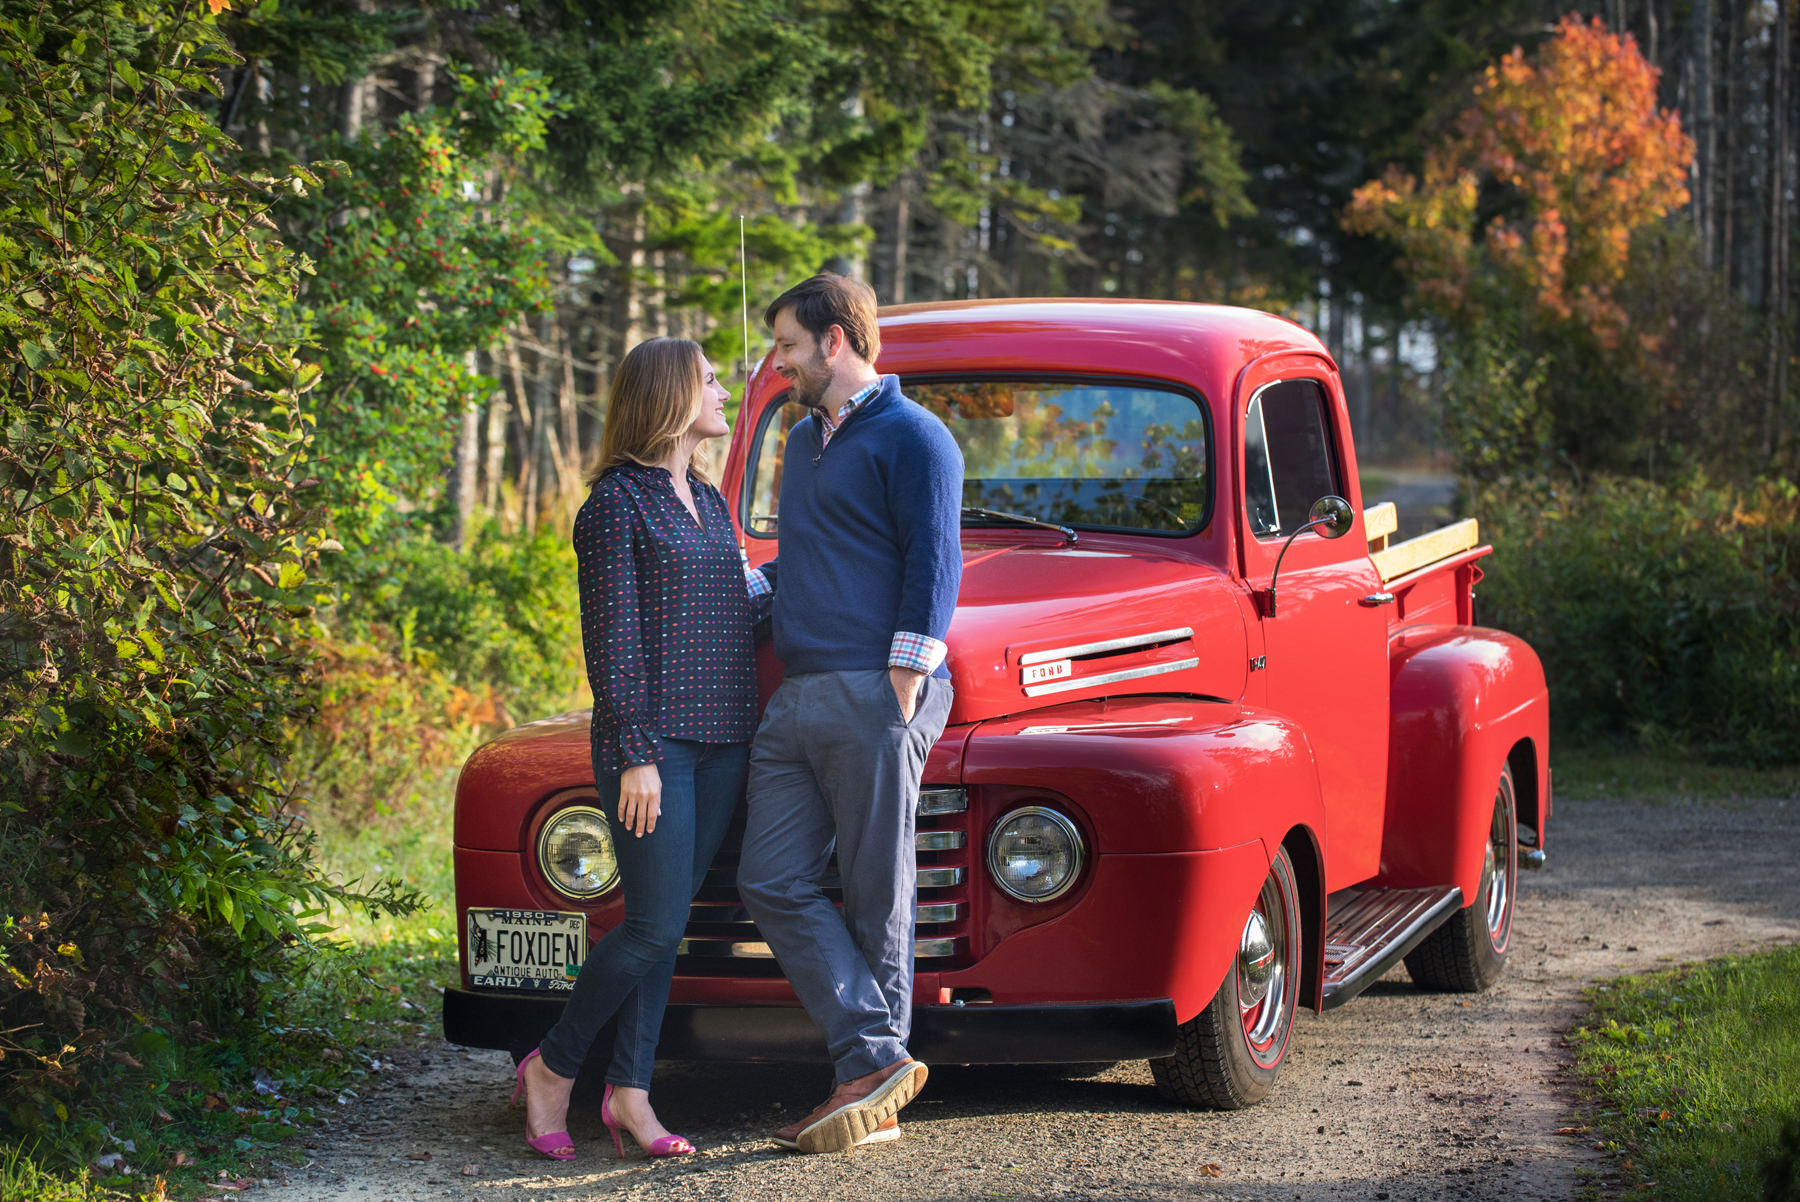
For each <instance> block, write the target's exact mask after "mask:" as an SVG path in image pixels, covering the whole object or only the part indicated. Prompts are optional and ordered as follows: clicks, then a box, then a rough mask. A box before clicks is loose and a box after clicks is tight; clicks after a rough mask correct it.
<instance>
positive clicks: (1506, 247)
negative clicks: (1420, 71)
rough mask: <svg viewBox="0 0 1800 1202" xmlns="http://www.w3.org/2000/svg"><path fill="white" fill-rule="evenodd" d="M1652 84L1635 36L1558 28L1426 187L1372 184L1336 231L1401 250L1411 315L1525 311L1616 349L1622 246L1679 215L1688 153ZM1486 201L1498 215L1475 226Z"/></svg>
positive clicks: (1472, 318) (1436, 155)
mask: <svg viewBox="0 0 1800 1202" xmlns="http://www.w3.org/2000/svg"><path fill="white" fill-rule="evenodd" d="M1657 75H1658V72H1657V70H1656V68H1654V67H1652V66H1651V65H1650V64H1649V63H1648V62H1646V61H1645V60H1644V57H1643V55H1642V54H1640V53H1639V52H1638V48H1637V42H1636V40H1635V39H1634V38H1632V37H1631V35H1630V34H1625V35H1624V36H1618V35H1615V34H1612V33H1609V32H1608V31H1607V29H1606V27H1605V25H1603V24H1602V23H1601V22H1600V20H1599V19H1598V18H1596V19H1594V20H1593V21H1592V22H1589V23H1584V22H1582V21H1581V20H1580V19H1579V18H1578V17H1576V16H1573V15H1571V16H1567V17H1564V18H1563V20H1562V21H1561V22H1560V23H1559V24H1558V25H1557V27H1556V33H1555V35H1554V36H1553V37H1552V38H1551V39H1550V40H1549V41H1548V42H1546V43H1545V44H1544V45H1543V46H1542V47H1540V48H1539V49H1538V50H1537V52H1536V53H1535V54H1534V55H1532V56H1530V57H1527V56H1526V54H1525V53H1524V52H1523V51H1522V50H1518V49H1515V50H1514V51H1513V52H1512V53H1511V54H1508V55H1507V56H1505V57H1504V58H1503V59H1501V60H1500V61H1499V62H1498V63H1496V64H1493V65H1491V66H1489V67H1488V69H1487V71H1486V72H1485V74H1484V75H1483V77H1482V79H1481V80H1480V82H1479V83H1477V84H1476V86H1475V96H1474V103H1473V104H1472V105H1471V106H1470V107H1469V108H1468V109H1467V110H1465V111H1464V112H1463V113H1462V114H1461V116H1460V117H1459V118H1458V120H1457V123H1456V128H1455V132H1454V133H1453V134H1452V135H1451V136H1450V137H1449V138H1447V139H1446V140H1445V141H1444V142H1443V143H1442V144H1441V145H1439V146H1437V147H1435V148H1434V149H1433V150H1432V151H1431V152H1430V153H1429V154H1427V156H1426V159H1425V171H1424V177H1423V179H1415V178H1414V177H1413V176H1412V175H1410V174H1407V173H1405V172H1402V171H1399V170H1398V169H1396V168H1390V169H1389V170H1388V172H1387V173H1386V174H1385V175H1383V176H1382V177H1381V178H1380V179H1376V180H1370V181H1369V182H1368V183H1366V184H1364V185H1363V186H1362V187H1361V188H1358V189H1357V191H1356V193H1355V194H1354V196H1353V198H1352V200H1351V203H1350V206H1349V208H1348V210H1347V211H1346V213H1345V216H1344V224H1345V227H1346V228H1347V229H1349V230H1350V231H1352V232H1353V233H1364V234H1377V235H1381V236H1383V237H1386V238H1389V239H1391V240H1392V241H1394V242H1395V243H1397V244H1398V245H1399V246H1400V249H1401V254H1402V267H1403V268H1404V269H1405V270H1406V271H1407V273H1408V274H1409V275H1410V276H1411V277H1412V278H1413V280H1414V282H1415V283H1416V285H1417V287H1418V290H1419V294H1420V297H1421V299H1422V300H1423V301H1424V302H1425V303H1426V304H1427V305H1429V306H1430V307H1432V308H1434V309H1436V310H1438V311H1439V312H1442V313H1443V314H1445V315H1446V316H1448V317H1450V318H1452V319H1454V320H1460V321H1463V322H1471V323H1472V322H1477V321H1480V320H1482V319H1483V318H1484V317H1485V316H1488V315H1489V309H1490V306H1492V305H1493V304H1495V303H1497V302H1501V303H1504V302H1513V303H1516V302H1518V301H1526V302H1527V303H1528V304H1529V305H1530V306H1532V307H1535V309H1536V310H1537V312H1538V314H1539V315H1540V316H1541V317H1544V318H1547V319H1550V320H1552V321H1556V322H1566V321H1571V320H1572V321H1574V322H1577V323H1579V324H1580V325H1581V326H1582V327H1584V328H1586V329H1587V330H1589V331H1590V332H1592V333H1593V334H1594V335H1595V337H1596V338H1598V339H1599V341H1600V342H1601V344H1602V345H1612V344H1614V343H1616V342H1617V340H1618V338H1619V335H1620V334H1621V333H1622V332H1623V331H1624V328H1625V325H1626V317H1625V313H1624V311H1623V309H1622V308H1621V307H1620V305H1619V303H1618V302H1617V300H1616V299H1615V295H1614V293H1615V290H1616V288H1617V285H1618V283H1619V281H1620V279H1621V278H1622V277H1623V276H1624V274H1625V269H1626V266H1627V264H1628V262H1629V258H1630V244H1631V235H1632V232H1633V231H1634V230H1637V229H1639V228H1641V227H1643V226H1645V225H1648V224H1650V223H1652V222H1655V221H1658V220H1660V219H1661V218H1663V217H1664V216H1666V215H1667V214H1668V213H1670V212H1671V211H1673V210H1674V209H1676V208H1678V207H1680V206H1681V205H1684V204H1686V203H1687V200H1688V193H1687V188H1686V187H1685V185H1684V183H1683V180H1684V179H1685V178H1686V176H1687V171H1688V165H1689V163H1690V162H1691V161H1692V159H1693V155H1694V146H1693V142H1692V140H1691V139H1689V138H1688V136H1687V135H1686V134H1684V133H1683V132H1682V130H1681V123H1680V121H1679V119H1678V118H1677V117H1676V115H1675V114H1674V113H1672V112H1669V111H1667V110H1664V109H1659V108H1658V107H1657V105H1656V82H1657ZM1484 195H1486V196H1487V197H1488V198H1489V199H1490V201H1491V200H1492V199H1493V198H1495V197H1496V196H1498V197H1499V198H1501V199H1502V201H1503V203H1502V206H1501V207H1502V209H1503V211H1502V212H1501V214H1500V215H1499V216H1496V217H1493V218H1491V219H1489V220H1487V221H1486V222H1485V224H1480V217H1479V216H1478V212H1477V206H1478V203H1479V202H1480V201H1481V200H1482V198H1483V196H1484Z"/></svg>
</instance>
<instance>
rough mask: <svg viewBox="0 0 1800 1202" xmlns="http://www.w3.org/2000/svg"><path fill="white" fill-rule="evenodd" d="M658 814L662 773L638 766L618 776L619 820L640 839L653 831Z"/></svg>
mask: <svg viewBox="0 0 1800 1202" xmlns="http://www.w3.org/2000/svg"><path fill="white" fill-rule="evenodd" d="M661 814H662V773H660V772H658V771H657V770H656V765H655V764H638V765H635V766H634V767H630V768H627V769H625V771H624V773H623V774H622V775H621V776H620V777H619V821H620V822H621V823H623V824H624V826H625V829H626V830H628V831H630V832H631V833H632V834H634V835H637V836H638V837H639V838H642V837H643V836H644V835H647V834H649V833H650V832H651V831H653V830H655V829H656V819H657V818H658V816H660V815H661Z"/></svg>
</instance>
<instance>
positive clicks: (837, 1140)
mask: <svg viewBox="0 0 1800 1202" xmlns="http://www.w3.org/2000/svg"><path fill="white" fill-rule="evenodd" d="M927 1071H928V1070H927V1069H926V1068H925V1066H924V1065H923V1064H921V1063H919V1062H918V1061H917V1060H913V1059H911V1058H908V1059H905V1060H897V1061H895V1062H894V1063H893V1064H890V1065H888V1066H887V1067H886V1068H879V1069H876V1070H875V1071H874V1072H872V1073H865V1074H864V1075H863V1076H860V1077H858V1078H856V1079H855V1080H853V1081H846V1082H844V1083H843V1084H842V1085H840V1086H838V1087H837V1088H836V1089H834V1090H832V1091H831V1096H830V1097H829V1098H826V1099H825V1102H824V1104H823V1105H821V1106H820V1107H819V1108H818V1109H817V1110H815V1111H813V1112H812V1113H811V1114H809V1115H807V1116H806V1118H805V1120H803V1122H802V1124H801V1127H800V1132H799V1134H798V1135H796V1136H795V1137H794V1142H795V1143H797V1144H798V1145H800V1150H801V1151H802V1152H844V1151H848V1150H849V1149H851V1148H854V1147H855V1146H856V1145H857V1144H859V1143H861V1142H862V1141H863V1140H864V1139H866V1138H867V1137H868V1136H869V1135H871V1134H873V1133H874V1132H875V1131H877V1130H878V1129H880V1127H881V1124H882V1123H883V1122H885V1121H886V1120H888V1119H890V1118H892V1117H894V1115H896V1114H898V1113H899V1112H900V1108H901V1107H903V1106H905V1105H906V1104H907V1103H908V1102H910V1101H912V1100H913V1099H914V1098H915V1097H917V1096H918V1094H919V1090H921V1089H923V1088H924V1087H925V1077H926V1075H927Z"/></svg>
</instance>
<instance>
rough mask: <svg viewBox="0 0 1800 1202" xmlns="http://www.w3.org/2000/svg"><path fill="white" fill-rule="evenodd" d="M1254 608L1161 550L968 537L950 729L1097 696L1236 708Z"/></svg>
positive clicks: (955, 626) (955, 627)
mask: <svg viewBox="0 0 1800 1202" xmlns="http://www.w3.org/2000/svg"><path fill="white" fill-rule="evenodd" d="M1247 605H1248V600H1247V598H1246V597H1245V595H1244V594H1243V590H1241V589H1240V588H1238V587H1237V586H1236V585H1235V584H1234V583H1232V581H1230V580H1229V579H1228V578H1227V577H1226V576H1225V575H1224V574H1223V573H1222V572H1220V571H1218V570H1217V569H1215V568H1212V567H1209V566H1207V565H1205V564H1201V563H1195V562H1194V561H1192V560H1189V559H1177V558H1175V557H1173V556H1164V555H1159V554H1156V553H1155V552H1154V551H1153V550H1145V549H1139V548H1134V549H1132V550H1131V551H1128V552H1127V551H1114V550H1104V549H1089V548H1087V547H1083V546H1079V545H1078V546H1074V547H1064V546H1054V547H1052V546H1045V545H1043V544H1042V543H1034V542H1017V541H1014V542H1008V541H1003V539H986V538H979V537H969V536H967V535H965V538H964V542H963V578H962V590H961V592H960V594H959V596H958V600H957V607H956V616H955V618H954V619H953V620H952V621H951V624H950V636H949V639H948V642H949V644H950V656H949V668H950V676H951V680H952V683H954V685H955V686H956V703H955V706H954V707H953V708H952V709H951V711H950V721H951V722H952V723H961V722H977V721H981V720H982V719H986V718H994V717H999V716H1001V715H1003V714H1016V713H1019V712H1021V711H1025V710H1033V709H1041V708H1044V707H1047V706H1053V705H1062V704H1064V703H1065V702H1069V701H1075V700H1078V699H1083V698H1090V697H1107V696H1118V695H1123V694H1144V693H1190V694H1198V695H1201V696H1206V697H1215V698H1219V699H1221V700H1226V701H1237V700H1239V699H1241V698H1242V697H1243V694H1244V685H1245V681H1246V679H1247V677H1248V674H1249V649H1248V644H1247V641H1246V636H1245V622H1246V620H1247V612H1248V611H1247V608H1246V607H1247Z"/></svg>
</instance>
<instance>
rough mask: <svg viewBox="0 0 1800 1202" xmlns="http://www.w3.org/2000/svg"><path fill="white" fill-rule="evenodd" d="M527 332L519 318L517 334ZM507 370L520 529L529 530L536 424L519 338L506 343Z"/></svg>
mask: <svg viewBox="0 0 1800 1202" xmlns="http://www.w3.org/2000/svg"><path fill="white" fill-rule="evenodd" d="M528 332H529V331H528V330H527V328H526V326H525V322H524V319H522V318H521V319H520V321H519V334H525V333H528ZM506 367H507V372H508V374H509V375H511V377H512V396H513V412H514V413H515V414H516V415H517V416H518V419H519V420H518V421H517V422H515V423H514V424H513V433H514V449H515V451H516V453H517V455H518V473H519V474H518V479H517V490H518V494H519V526H520V528H521V529H523V530H529V529H531V523H532V521H533V520H535V519H536V517H537V504H536V502H535V501H534V500H533V497H534V495H535V494H536V492H537V456H536V454H534V451H535V450H536V447H537V440H536V434H535V428H536V424H535V423H534V422H533V421H532V416H533V414H532V409H531V394H530V393H529V392H527V391H526V390H525V367H524V364H523V363H522V362H521V357H520V355H519V338H518V335H512V336H509V337H508V338H507V340H506Z"/></svg>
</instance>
